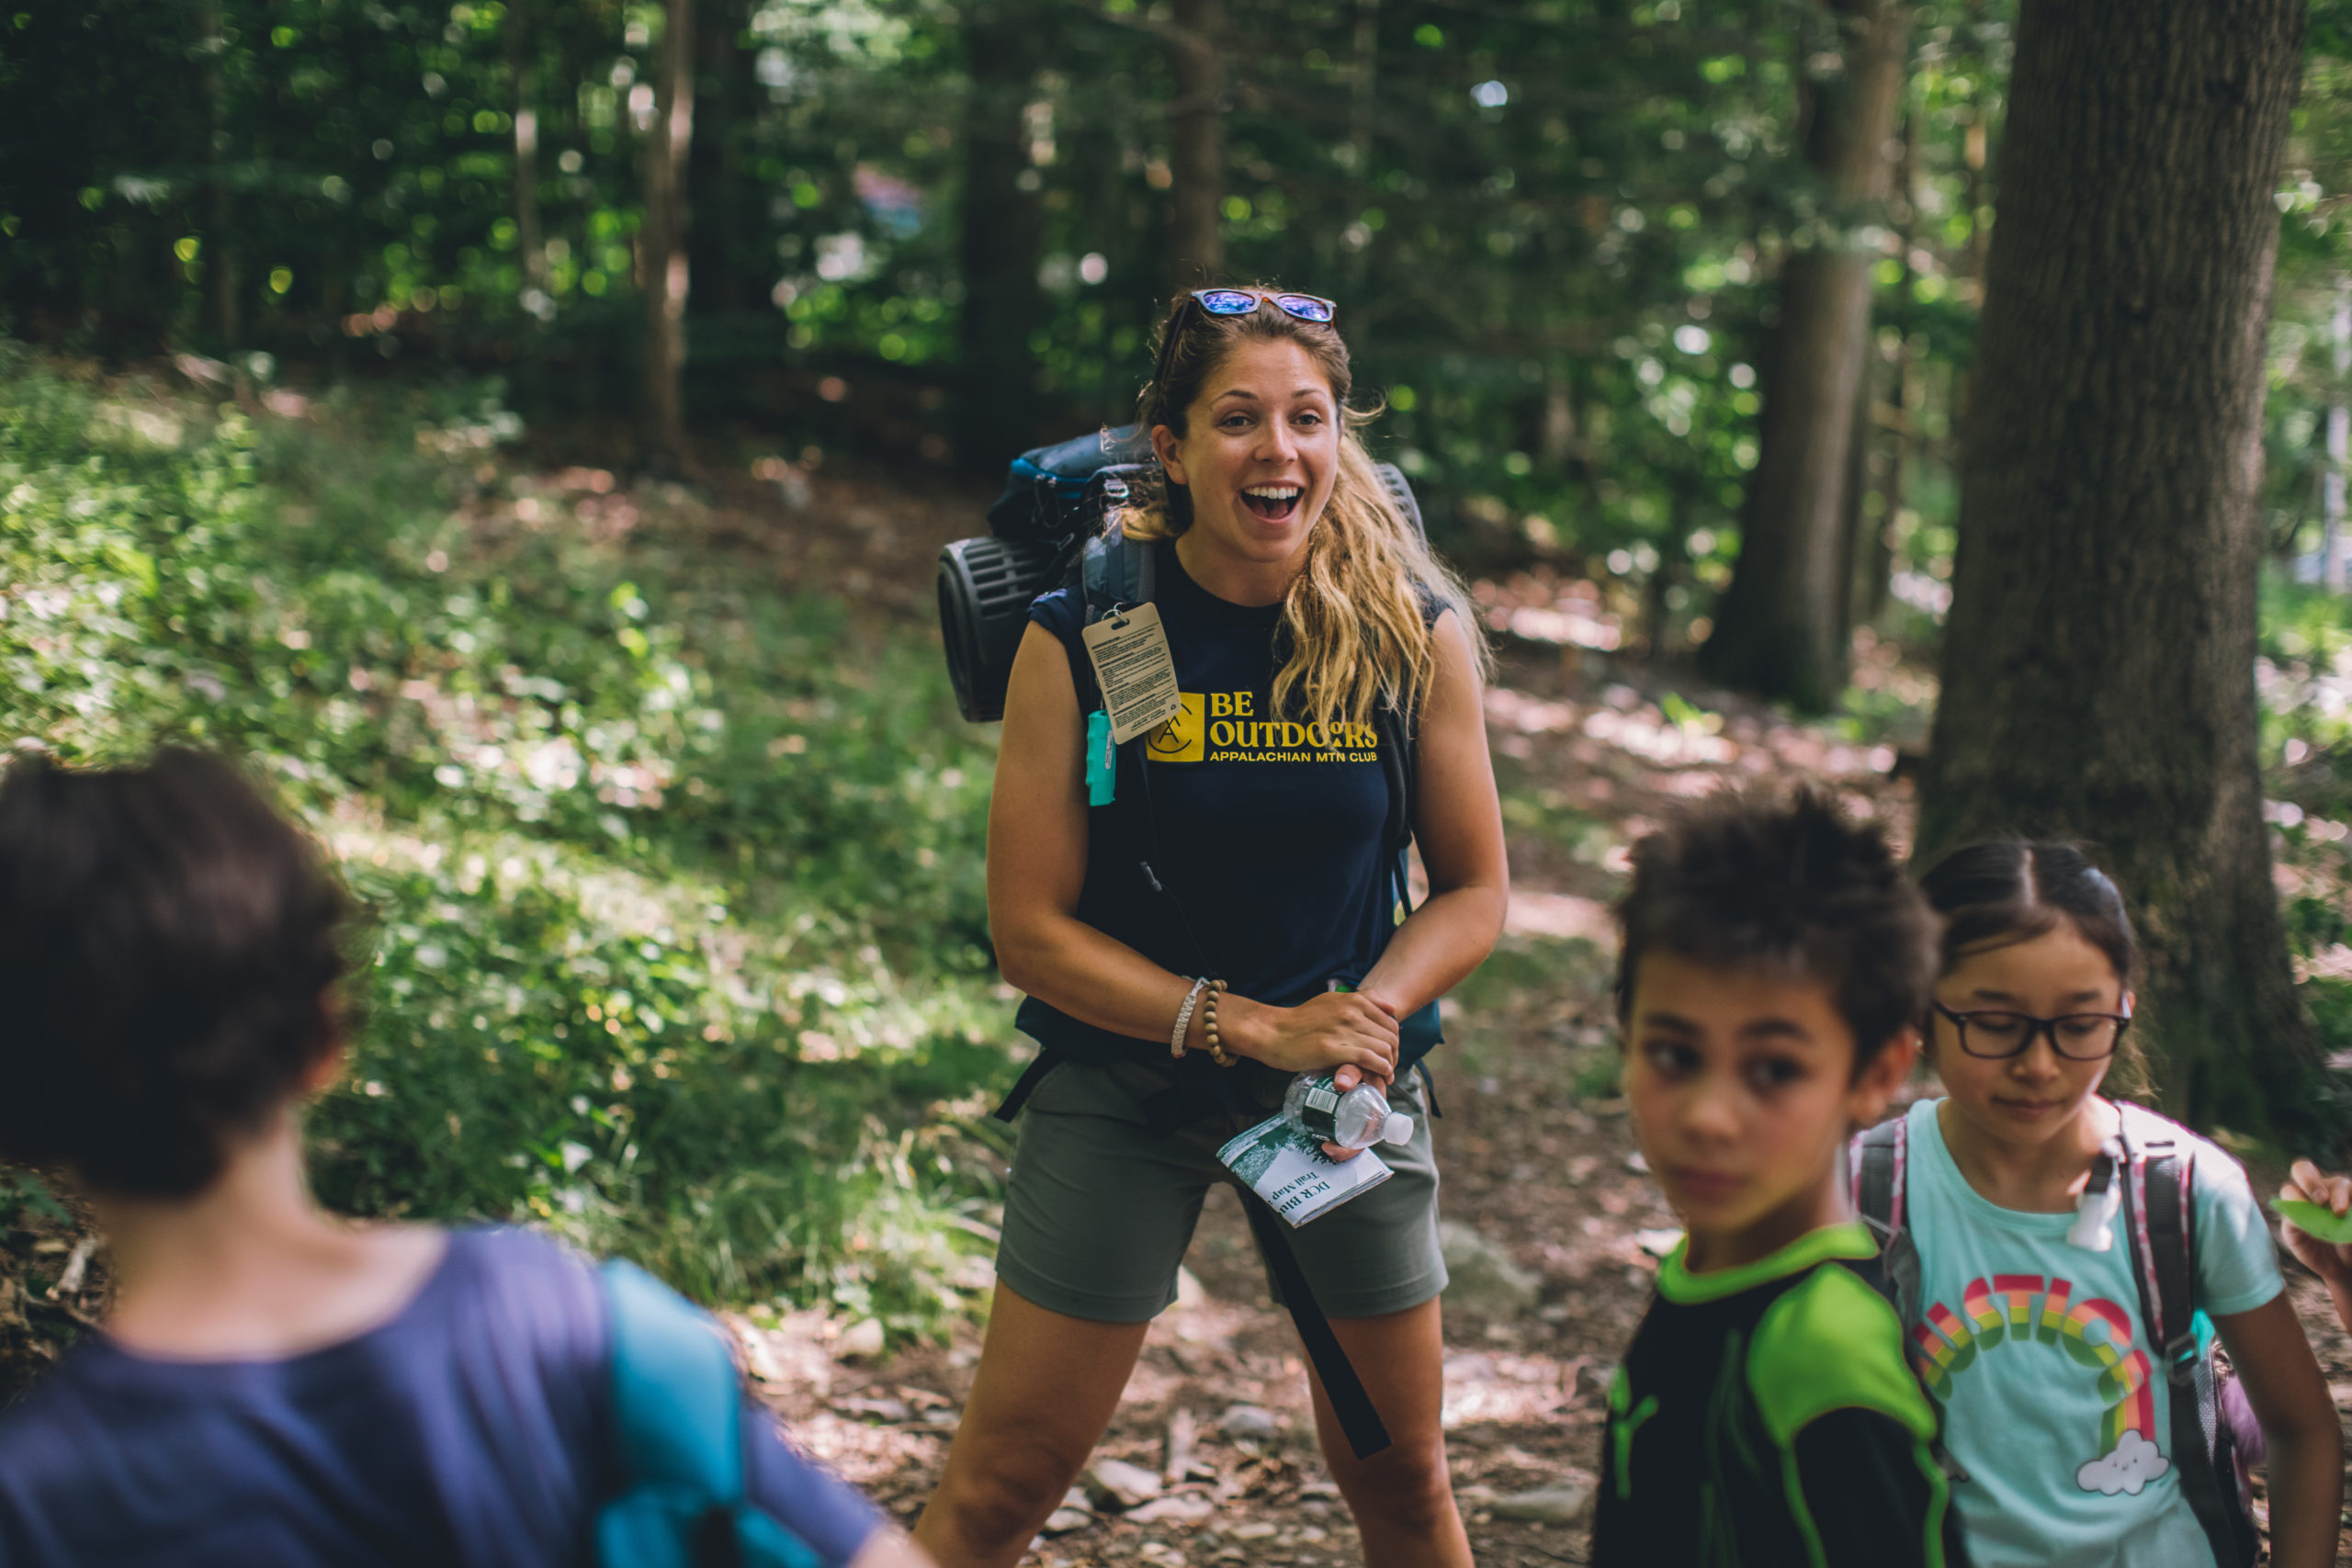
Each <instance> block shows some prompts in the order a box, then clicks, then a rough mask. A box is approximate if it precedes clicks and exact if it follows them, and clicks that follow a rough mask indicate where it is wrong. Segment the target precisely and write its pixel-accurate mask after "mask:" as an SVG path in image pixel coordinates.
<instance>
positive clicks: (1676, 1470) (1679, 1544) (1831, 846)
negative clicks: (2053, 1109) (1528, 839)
mask: <svg viewBox="0 0 2352 1568" xmlns="http://www.w3.org/2000/svg"><path fill="white" fill-rule="evenodd" d="M1618 916H1619V919H1620V921H1621V923H1622V925H1623V949H1622V956H1621V958H1620V961H1619V970H1618V980H1617V1005H1618V1012H1619V1017H1620V1021H1621V1023H1622V1025H1623V1036H1624V1044H1625V1054H1626V1060H1625V1092H1626V1098H1627V1100H1628V1101H1629V1103H1630V1107H1631V1111H1632V1115H1633V1122H1634V1134H1635V1135H1636V1136H1637V1137H1638V1138H1639V1140H1640V1142H1641V1147H1642V1154H1643V1156H1644V1157H1645V1159H1646V1160H1647V1161H1648V1162H1649V1168H1650V1170H1651V1172H1652V1174H1653V1175H1654V1176H1655V1177H1656V1179H1657V1183H1658V1185H1659V1186H1660V1187H1661V1188H1662V1189H1663V1190H1665V1193H1666V1196H1667V1200H1668V1201H1669V1202H1670V1203H1672V1204H1673V1205H1674V1208H1675V1209H1676V1211H1677V1212H1678V1213H1680V1214H1681V1216H1682V1218H1683V1220H1684V1222H1685V1223H1686V1224H1687V1225H1688V1226H1689V1234H1688V1235H1687V1236H1686V1237H1685V1239H1684V1240H1683V1242H1682V1243H1681V1245H1679V1247H1676V1248H1675V1249H1674V1251H1673V1252H1672V1253H1671V1254H1669V1255H1668V1258H1666V1260H1665V1262H1664V1263H1662V1264H1660V1265H1659V1267H1658V1274H1657V1299H1656V1300H1655V1301H1653V1302H1652V1303H1651V1305H1650V1309H1649V1312H1648V1314H1646V1315H1645V1317H1644V1318H1643V1320H1642V1325H1641V1327H1640V1329H1639V1330H1638V1331H1637V1332H1636V1333H1635V1335H1634V1343H1633V1346H1632V1348H1630V1349H1629V1350H1628V1351H1627V1352H1626V1355H1625V1359H1624V1363H1623V1366H1621V1367H1620V1368H1619V1369H1618V1372H1617V1377H1616V1381H1615V1382H1614V1385H1613V1386H1612V1387H1611V1390H1610V1395H1609V1425H1608V1431H1607V1433H1606V1435H1605V1437H1604V1438H1603V1439H1602V1451H1601V1465H1602V1473H1601V1482H1600V1510H1599V1515H1598V1517H1597V1518H1596V1520H1595V1524H1594V1529H1593V1544H1592V1561H1593V1562H1594V1563H1596V1564H1598V1565H1601V1568H1679V1565H1681V1564H1705V1565H1708V1568H1714V1565H1718V1564H1720V1565H1724V1568H1730V1565H1733V1564H1739V1565H1743V1568H1749V1565H1752V1568H1764V1565H1770V1564H1790V1565H1792V1568H1793V1565H1796V1564H1819V1565H1824V1568H1829V1565H1837V1568H1844V1565H1848V1564H1850V1565H1853V1568H1862V1565H1864V1564H1868V1565H1870V1568H1903V1565H1906V1564H1922V1565H1936V1568H1940V1565H1943V1564H1959V1563H1964V1562H1965V1561H1966V1559H1965V1557H1964V1555H1963V1553H1962V1548H1961V1546H1960V1542H1959V1539H1958V1534H1957V1520H1956V1518H1955V1517H1954V1516H1953V1513H1952V1510H1951V1495H1950V1491H1949V1486H1948V1483H1947V1482H1946V1480H1945V1477H1944V1474H1943V1472H1942V1471H1941V1469H1940V1468H1939V1465H1938V1462H1937V1458H1936V1455H1935V1452H1934V1449H1933V1443H1934V1439H1935V1435H1936V1416H1935V1412H1934V1410H1933V1409H1932V1408H1931V1407H1930V1405H1929V1404H1928V1400H1927V1397H1926V1396H1925V1394H1924V1393H1922V1392H1921V1391H1920V1388H1919V1385H1918V1382H1917V1379H1916V1378H1915V1377H1914V1376H1913V1374H1912V1372H1911V1370H1910V1368H1909V1366H1908V1365H1907V1364H1906V1362H1905V1354H1904V1348H1903V1338H1902V1329H1901V1327H1900V1325H1899V1324H1898V1323H1897V1321H1896V1318H1895V1315H1894V1309H1893V1308H1892V1307H1890V1306H1889V1305H1888V1304H1887V1302H1886V1299H1885V1297H1884V1296H1883V1295H1882V1294H1881V1293H1880V1291H1879V1289H1878V1287H1877V1285H1876V1283H1875V1276H1874V1275H1873V1274H1872V1273H1871V1270H1872V1269H1874V1267H1875V1264H1874V1259H1875V1258H1876V1256H1877V1251H1878V1249H1877V1247H1876V1246H1875V1245H1874V1244H1873V1243H1872V1241H1871V1236H1870V1234H1869V1233H1868V1232H1867V1231H1866V1230H1865V1229H1864V1228H1863V1227H1862V1226H1861V1224H1859V1223H1858V1222H1857V1221H1856V1220H1855V1219H1854V1216H1853V1213H1852V1211H1851V1210H1850V1208H1849V1206H1848V1203H1847V1197H1846V1189H1845V1185H1844V1183H1843V1181H1842V1180H1841V1179H1840V1166H1839V1159H1838V1155H1839V1151H1840V1150H1841V1148H1842V1147H1843V1145H1844V1144H1845V1141H1846V1137H1847V1134H1848V1133H1849V1131H1851V1129H1852V1128H1854V1127H1855V1126H1858V1125H1867V1124H1869V1123H1870V1122H1873V1121H1875V1120H1877V1118H1878V1117H1879V1115H1880V1114H1881V1113H1882V1112H1883V1111H1884V1110H1885V1108H1886V1103H1887V1100H1888V1099H1889V1098H1890V1097H1891V1096H1892V1095H1893V1093H1894V1089H1895V1088H1896V1086H1897V1085H1899V1084H1901V1083H1902V1082H1903V1080H1904V1078H1905V1076H1906V1075H1907V1074H1908V1073H1909V1072H1910V1069H1911V1065H1912V1062H1913V1059H1914V1058H1915V1056H1916V1055H1917V1046H1918V1039H1917V1031H1916V1028H1915V1022H1916V1021H1917V1018H1918V1017H1919V1014H1920V1012H1921V1011H1922V1010H1923V1009H1924V1008H1925V1006H1926V1002H1927V996H1928V985H1929V983H1930V982H1931V981H1932V980H1933V978H1934V976H1935V941H1934V931H1933V926H1932V923H1931V921H1930V919H1929V916H1928V911H1927V908H1926V906H1925V905H1924V904H1923V903H1922V902H1921V901H1920V898H1919V897H1918V895H1917V892H1916V891H1914V890H1913V888H1912V887H1911V886H1910V884H1909V883H1908V882H1906V881H1905V878H1904V876H1903V873H1902V871H1901V868H1900V867H1898V866H1897V865H1896V863H1895V860H1894V854H1893V853H1892V852H1891V851H1890V850H1889V849H1888V847H1887V845H1886V842H1885V840H1883V838H1882V837H1881V836H1880V835H1879V834H1878V833H1877V832H1876V831H1874V830H1872V829H1867V828H1863V827H1858V826H1856V825H1854V824H1852V823H1850V822H1849V821H1847V820H1846V819H1845V818H1843V817H1842V816H1841V815H1840V813H1839V812H1838V808H1837V807H1836V806H1835V805H1833V804H1832V803H1831V802H1830V801H1828V800H1827V799H1826V798H1825V797H1823V796H1821V795H1815V794H1813V793H1811V792H1799V793H1798V794H1796V795H1793V796H1792V797H1790V798H1789V799H1787V800H1786V801H1785V802H1773V801H1769V800H1766V799H1764V798H1761V797H1758V796H1749V795H1719V796H1716V797H1715V798H1713V800H1711V801H1708V802H1706V803H1704V804H1702V805H1701V806H1699V807H1695V808H1694V809H1692V810H1691V811H1690V812H1689V813H1688V814H1687V815H1686V816H1684V817H1683V818H1681V819H1680V820H1679V821H1677V822H1676V823H1674V824H1673V825H1672V826H1670V827H1668V828H1667V829H1664V830H1662V831H1660V832H1657V833H1654V834H1652V835H1650V836H1649V837H1648V838H1646V839H1644V840H1642V841H1641V842H1640V843H1639V844H1637V845H1635V846H1634V880H1633V887H1632V889H1631V891H1630V892H1628V893H1627V894H1626V896H1625V898H1624V901H1623V904H1622V905H1621V906H1620V908H1619V910H1618Z"/></svg>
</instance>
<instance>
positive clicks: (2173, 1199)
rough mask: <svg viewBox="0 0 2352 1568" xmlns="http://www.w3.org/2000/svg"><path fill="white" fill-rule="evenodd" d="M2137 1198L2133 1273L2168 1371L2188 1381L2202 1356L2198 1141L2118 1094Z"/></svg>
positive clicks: (2130, 1199)
mask: <svg viewBox="0 0 2352 1568" xmlns="http://www.w3.org/2000/svg"><path fill="white" fill-rule="evenodd" d="M2116 1111H2117V1112H2118V1117H2119V1121H2120V1129H2119V1131H2120V1136H2121V1139H2122V1143H2123V1156H2124V1166H2123V1168H2124V1173H2125V1187H2124V1201H2126V1202H2127V1203H2129V1204H2130V1206H2131V1224H2130V1226H2129V1230H2130V1234H2131V1266H2132V1273H2133V1274H2134V1275H2135V1276H2136V1277H2137V1279H2138V1281H2139V1287H2140V1299H2141V1307H2142V1312H2141V1316H2142V1318H2143V1320H2144V1321H2145V1324H2146V1326H2147V1329H2148V1333H2149V1338H2150V1343H2151V1346H2152V1347H2153V1348H2156V1349H2157V1351H2158V1356H2157V1357H2155V1358H2152V1359H2159V1360H2160V1361H2161V1364H2162V1366H2163V1368H2164V1372H2165V1381H2166V1382H2170V1383H2171V1384H2172V1385H2173V1387H2174V1388H2176V1389H2179V1388H2185V1387H2187V1386H2188V1383H2189V1381H2190V1368H2191V1366H2192V1364H2193V1363H2194V1362H2195V1360H2196V1359H2197V1330H2196V1326H2195V1319H2196V1315H2197V1245H2196V1236H2195V1235H2194V1227H2195V1224H2196V1206H2195V1203H2194V1201H2192V1194H2191V1184H2192V1183H2193V1182H2194V1180H2195V1179H2196V1163H2197V1156H2196V1151H2195V1146H2194V1145H2191V1144H2190V1143H2189V1141H2188V1136H2187V1130H2186V1129H2184V1128H2182V1127H2180V1126H2179V1125H2177V1123H2175V1122H2169V1121H2166V1120H2165V1118H2164V1117H2161V1116H2159V1115H2157V1114H2156V1113H2155V1112H2154V1111H2148V1110H2144V1109H2143V1108H2142V1107H2140V1106H2137V1105H2133V1104H2131V1102H2130V1101H2128V1100H2118V1101H2117V1102H2116Z"/></svg>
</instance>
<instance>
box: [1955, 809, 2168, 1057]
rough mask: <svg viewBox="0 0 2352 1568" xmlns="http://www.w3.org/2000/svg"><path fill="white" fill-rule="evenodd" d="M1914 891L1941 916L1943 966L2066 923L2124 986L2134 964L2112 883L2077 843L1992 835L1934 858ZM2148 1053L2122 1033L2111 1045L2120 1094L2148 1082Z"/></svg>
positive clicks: (2127, 920)
mask: <svg viewBox="0 0 2352 1568" xmlns="http://www.w3.org/2000/svg"><path fill="white" fill-rule="evenodd" d="M1919 890H1920V891H1921V892H1923V893H1925V894H1926V895H1927V896H1928V904H1929V905H1931V906H1933V908H1935V911H1936V913H1937V914H1939V915H1940V916H1942V917H1943V922H1944V934H1943V966H1944V968H1946V969H1950V968H1951V967H1952V966H1953V965H1954V964H1958V963H1959V962H1960V961H1961V960H1962V958H1965V957H1967V956H1968V955H1969V954H1970V953H1982V952H1984V951H1985V950H1986V949H1988V948H1995V947H2007V946H2008V945H2010V944H2011V943H2013V942H2031V941H2032V940H2033V939H2034V938H2036V937H2038V936H2043V935H2046V934H2047V933H2049V932H2051V931H2055V930H2057V928H2058V925H2059V922H2060V921H2062V920H2063V921H2064V922H2066V923H2067V924H2069V925H2071V926H2072V927H2074V929H2075V933H2076V934H2077V935H2079V936H2080V937H2081V938H2082V939H2083V940H2084V941H2085V942H2089V943H2090V944H2091V945H2092V946H2093V947H2095V948H2097V949H2098V950H2099V952H2101V953H2105V954H2106V955H2107V960H2108V962H2109V964H2113V965H2114V966H2115V977H2116V979H2117V980H2118V981H2120V983H2121V984H2122V985H2123V987H2124V988H2126V989H2127V990H2128V989H2130V988H2131V981H2132V978H2133V976H2134V975H2135V974H2136V973H2137V971H2138V969H2139V964H2140V942H2139V939H2138V938H2137V937H2135V936H2134V935H2133V934H2132V932H2131V916H2130V915H2128V914H2126V913H2125V912H2124V908H2123V895H2122V893H2121V892H2120V890H2119V889H2118V888H2117V887H2116V886H2115V883H2114V880H2113V879H2112V878H2110V877H2109V875H2108V874H2107V873H2105V872H2103V871H2101V870H2100V869H2099V868H2098V865H2097V864H2095V863H2093V862H2092V860H2091V858H2090V856H2089V855H2087V854H2086V853H2085V852H2083V849H2082V847H2081V846H2080V845H2078V844H2069V843H2064V842H2060V841H2056V840H2032V839H1994V840H1987V841H1986V842H1984V843H1981V844H1970V845H1968V846H1966V847H1965V848H1962V849H1957V850H1954V851H1952V852H1951V853H1950V854H1948V855H1946V856H1944V858H1943V859H1941V860H1939V861H1938V862H1937V863H1936V864H1935V868H1934V869H1933V870H1931V871H1929V872H1928V874H1927V875H1926V876H1924V877H1921V878H1920V879H1919ZM2146 1067H2147V1063H2146V1058H2145V1057H2144V1056H2143V1055H2142V1054H2141V1051H2140V1047H2139V1044H2138V1043H2137V1042H2136V1041H2134V1040H2133V1039H2132V1037H2131V1033H2130V1032H2128V1031H2127V1032H2125V1033H2124V1035H2123V1038H2122V1040H2121V1042H2120V1043H2118V1044H2117V1046H2116V1048H2115V1059H2114V1065H2113V1066H2110V1067H2109V1069H2108V1081H2109V1085H2110V1086H2111V1087H2112V1088H2114V1089H2119V1090H2120V1091H2122V1092H2124V1093H2127V1094H2129V1093H2133V1092H2136V1091H2138V1090H2139V1089H2143V1088H2144V1087H2145V1079H2146Z"/></svg>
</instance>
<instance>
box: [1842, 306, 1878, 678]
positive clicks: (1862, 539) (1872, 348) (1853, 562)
mask: <svg viewBox="0 0 2352 1568" xmlns="http://www.w3.org/2000/svg"><path fill="white" fill-rule="evenodd" d="M1877 380H1878V349H1877V345H1876V344H1873V343H1871V341H1870V338H1869V335H1868V334H1867V333H1865V334H1864V337H1863V340H1862V369H1861V374H1860V375H1859V376H1857V377H1855V378H1854V425H1853V433H1852V434H1851V435H1850V436H1849V438H1848V440H1847V443H1846V486H1845V491H1844V494H1843V495H1842V496H1840V498H1839V500H1838V564H1839V567H1840V569H1841V571H1842V573H1843V576H1842V580H1841V581H1843V583H1844V585H1845V592H1844V593H1842V594H1841V595H1839V597H1838V626H1837V635H1836V642H1835V645H1834V646H1836V647H1838V648H1840V649H1844V648H1848V647H1849V645H1850V644H1851V643H1852V642H1853V640H1854V623H1855V619H1856V617H1857V616H1859V615H1860V614H1861V608H1860V606H1861V598H1862V586H1861V572H1862V567H1861V564H1860V563H1861V561H1862V560H1863V558H1864V553H1865V546H1866V545H1867V544H1868V543H1869V536H1870V530H1871V457H1872V456H1873V455H1874V454H1873V453H1872V452H1871V446H1872V445H1873V442H1872V440H1871V436H1872V434H1874V433H1875V431H1876V428H1877V422H1876V421H1875V420H1874V419H1873V418H1872V417H1871V416H1872V415H1873V414H1875V413H1876V412H1877V401H1878V388H1877V386H1876V385H1875V383H1876V381H1877ZM1882 500H1883V498H1882ZM1839 672H1840V673H1841V674H1843V673H1844V672H1845V666H1844V664H1842V663H1841V664H1840V665H1839ZM1840 684H1841V685H1842V684H1843V682H1840Z"/></svg>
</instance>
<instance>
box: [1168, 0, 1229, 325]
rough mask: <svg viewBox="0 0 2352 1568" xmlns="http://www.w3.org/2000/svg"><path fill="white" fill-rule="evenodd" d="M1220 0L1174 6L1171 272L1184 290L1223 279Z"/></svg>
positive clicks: (1179, 0) (1182, 1) (1170, 118)
mask: <svg viewBox="0 0 2352 1568" xmlns="http://www.w3.org/2000/svg"><path fill="white" fill-rule="evenodd" d="M1224 27H1225V15H1224V12H1223V10H1222V8H1221V7H1220V6H1219V5H1218V0H1176V5H1175V27H1174V45H1175V49H1174V54H1173V57H1172V59H1171V61H1170V63H1171V64H1172V65H1173V67H1174V71H1175V77H1176V101H1175V102H1173V103H1171V104H1170V105H1169V106H1168V136H1169V148H1168V168H1169V174H1170V175H1171V176H1172V178H1171V184H1172V186H1173V187H1174V195H1175V198H1176V210H1175V214H1174V221H1173V222H1172V223H1171V224H1170V226H1169V253H1170V254H1169V267H1170V275H1171V276H1173V278H1174V279H1175V283H1176V287H1177V288H1201V287H1203V286H1204V285H1207V284H1211V283H1216V282H1218V281H1220V280H1221V277H1222V275H1223V273H1224V270H1225V237H1224V234H1223V232H1222V231H1220V230H1219V228H1218V227H1217V224H1218V218H1219V215H1218V211H1217V209H1218V206H1219V205H1220V204H1221V203H1222V202H1223V201H1224V200H1225V101H1224V100H1225V66H1224V60H1223V57H1222V56H1221V55H1220V53H1219V52H1218V51H1219V47H1220V46H1219V39H1218V36H1217V35H1218V34H1219V33H1220V32H1222V31H1223V30H1224Z"/></svg>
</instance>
